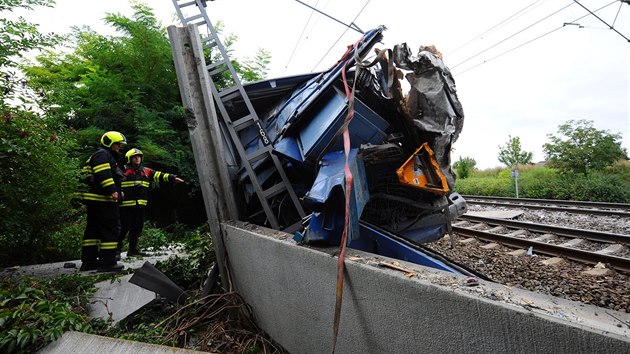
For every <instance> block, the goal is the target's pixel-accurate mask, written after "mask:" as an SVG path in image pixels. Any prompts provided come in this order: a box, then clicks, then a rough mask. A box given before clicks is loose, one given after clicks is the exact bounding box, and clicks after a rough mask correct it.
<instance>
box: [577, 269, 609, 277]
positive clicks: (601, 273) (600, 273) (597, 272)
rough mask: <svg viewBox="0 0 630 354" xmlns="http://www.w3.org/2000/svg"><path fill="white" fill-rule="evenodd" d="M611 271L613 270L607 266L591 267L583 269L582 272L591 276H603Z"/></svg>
mask: <svg viewBox="0 0 630 354" xmlns="http://www.w3.org/2000/svg"><path fill="white" fill-rule="evenodd" d="M612 272H613V271H612V270H611V269H608V268H591V269H589V270H586V271H584V272H582V273H583V274H586V275H593V276H596V277H601V276H604V275H608V274H611V273H612Z"/></svg>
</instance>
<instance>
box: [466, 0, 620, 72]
mask: <svg viewBox="0 0 630 354" xmlns="http://www.w3.org/2000/svg"><path fill="white" fill-rule="evenodd" d="M617 1H618V0H614V1H613V2H611V3H609V4H607V5H604V6H602V7H600V8H598V9H597V10H595V11H593V12H598V11H600V10H602V9H604V8H606V7H608V6H610V5H612V4H614V3H615V2H617ZM589 15H590V14H586V15H584V16H580V17H578V18H576V19H575V20H573V21H571V22H565V23H564V24H562V26H560V27H557V28H555V29H553V30H551V31H549V32H547V33H544V34H542V35H540V36H538V37H536V38H533V39H531V40H529V41H527V42H524V43H521V44H519V45H517V46H516V47H513V48H511V49H508V50H506V51H504V52H502V53H500V54H497V55H495V56H494V57H492V58H490V59H487V60H484V61H482V62H481V63H479V64H477V65H474V66H471V67H470V68H468V69H466V70H464V71H460V72H458V73H454V75H461V74H463V73H465V72H467V71H470V70H472V69H474V68H476V67H478V66H480V65H483V64H485V63H487V62H489V61H491V60H494V59H496V58H498V57H501V56H503V55H505V54H507V53H509V52H512V51H514V50H516V49H518V48H520V47H522V46H525V45H527V44H529V43H532V42H534V41H536V40H538V39H540V38H543V37H545V36H547V35H550V34H552V33H553V32H556V31H557V30H559V29H562V28H564V27H566V25H567V24H573V23H575V22H576V21H579V20H581V19H583V18H585V17H588V16H589Z"/></svg>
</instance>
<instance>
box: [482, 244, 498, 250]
mask: <svg viewBox="0 0 630 354" xmlns="http://www.w3.org/2000/svg"><path fill="white" fill-rule="evenodd" d="M497 247H499V244H498V243H494V242H491V243H486V244H485V245H483V246H481V248H483V249H485V250H491V249H494V248H497Z"/></svg>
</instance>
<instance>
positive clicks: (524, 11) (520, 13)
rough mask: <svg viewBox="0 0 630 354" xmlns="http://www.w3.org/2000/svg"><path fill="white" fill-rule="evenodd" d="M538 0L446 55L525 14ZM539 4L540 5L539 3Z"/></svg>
mask: <svg viewBox="0 0 630 354" xmlns="http://www.w3.org/2000/svg"><path fill="white" fill-rule="evenodd" d="M540 1H541V0H536V1H534V2H533V3H531V4H529V5H527V6H525V7H524V8H522V9H520V10H518V11H517V12H516V13H514V14H512V15H510V16H509V17H508V18H506V19H504V20H503V21H501V22H499V23H497V24H496V25H494V26H492V27H490V28H489V29H487V30H486V31H484V32H483V33H481V34H478V35H476V36H475V37H473V38H471V39H470V40H468V41H466V42H465V43H464V44H462V45H460V46H459V47H457V48H455V49H453V50H452V51H450V52H448V53H446V54H445V55H447V56H448V55H451V54H453V53H455V52H457V51H458V50H460V49H462V48H464V47H465V46H467V45H469V44H470V43H472V42H474V41H475V40H477V39H479V38H481V37H483V36H485V35H486V34H488V33H491V32H493V31H495V30H497V29H499V28H501V27H503V26H504V25H506V24H508V23H510V22H512V21H514V20H515V19H516V18H518V17H520V16H522V15H523V14H525V13H526V12H527V11H526V10H528V9H529V10H532V8H531V7H532V6H534V5H535V4H537V3H539V2H540ZM539 5H540V4H539ZM529 10H528V11H529Z"/></svg>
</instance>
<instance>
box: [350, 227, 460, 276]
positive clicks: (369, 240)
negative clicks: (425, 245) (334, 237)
mask: <svg viewBox="0 0 630 354" xmlns="http://www.w3.org/2000/svg"><path fill="white" fill-rule="evenodd" d="M360 230H361V237H360V238H359V239H358V240H357V241H353V242H352V243H350V245H349V247H351V248H354V249H358V250H362V251H366V252H370V253H375V254H379V255H383V256H386V257H390V258H396V259H400V260H403V261H407V262H411V263H415V264H420V265H424V266H427V267H431V268H435V269H439V270H444V271H447V272H451V273H455V274H462V273H461V272H460V271H458V270H456V269H455V268H453V267H450V266H449V265H447V264H445V263H444V262H442V261H440V260H438V259H435V258H433V257H431V256H429V255H427V254H425V253H424V252H422V251H421V250H419V249H415V248H413V247H411V246H410V245H408V244H406V243H404V242H402V241H400V240H396V239H395V238H393V237H390V236H389V235H387V233H386V232H383V231H380V230H378V229H376V228H374V227H371V226H369V225H366V224H365V223H361V224H360Z"/></svg>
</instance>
